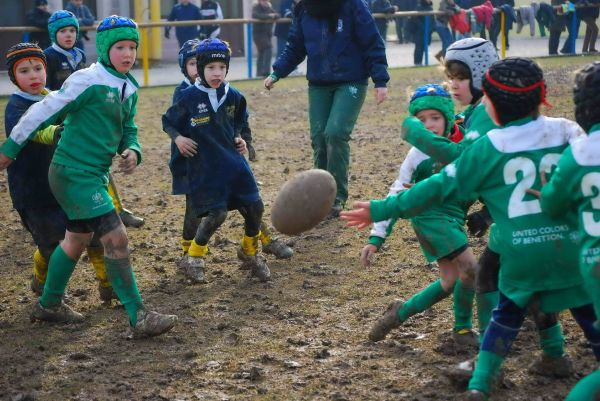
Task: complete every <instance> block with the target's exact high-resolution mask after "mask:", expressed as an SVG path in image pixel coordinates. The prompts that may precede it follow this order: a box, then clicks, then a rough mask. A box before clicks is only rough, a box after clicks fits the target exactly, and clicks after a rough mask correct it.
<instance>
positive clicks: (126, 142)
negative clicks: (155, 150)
mask: <svg viewBox="0 0 600 401" xmlns="http://www.w3.org/2000/svg"><path fill="white" fill-rule="evenodd" d="M138 43H139V32H138V30H137V25H136V24H135V22H133V21H132V20H131V19H129V18H125V17H120V16H116V15H113V16H110V17H107V18H105V19H104V20H102V21H101V23H100V24H99V25H98V28H97V34H96V48H97V52H98V60H99V62H98V63H96V64H93V65H91V66H90V67H89V68H86V69H84V70H80V71H77V72H76V73H74V74H73V75H72V76H70V77H69V78H68V79H67V80H66V81H65V83H64V84H63V86H62V88H61V90H60V91H56V92H51V93H50V94H49V95H47V96H46V97H45V98H44V100H42V101H40V102H38V103H36V104H34V105H32V106H31V107H30V109H29V110H28V112H27V113H26V114H25V115H24V116H23V117H22V118H21V120H20V121H19V123H18V124H17V125H16V126H15V127H14V128H13V130H12V132H11V135H10V137H9V139H8V140H7V141H6V142H5V143H4V144H3V145H2V147H0V169H4V168H6V167H7V166H8V165H10V164H11V163H12V162H13V160H14V159H15V158H16V157H17V155H18V154H19V153H20V151H21V150H22V149H23V147H24V146H25V145H27V143H28V141H29V140H30V139H31V138H32V137H33V136H34V135H35V134H36V132H37V131H38V130H39V129H41V128H44V127H47V126H48V125H51V124H52V123H54V122H56V121H58V120H61V121H64V131H63V133H62V136H61V139H60V141H59V143H58V148H57V149H56V152H55V153H54V156H53V158H52V164H51V165H50V171H49V173H48V179H49V182H50V188H51V189H52V193H53V194H54V196H55V197H56V199H57V201H58V203H59V204H60V206H61V208H62V209H63V210H64V211H65V213H66V214H67V218H68V221H67V230H66V234H65V239H64V241H62V242H61V243H60V245H59V246H58V247H56V249H55V250H54V252H53V253H52V256H51V257H50V263H49V269H48V278H47V280H46V284H45V286H44V293H43V295H42V297H41V298H40V299H39V301H38V302H36V303H35V305H34V308H33V311H32V314H31V317H32V319H36V320H46V321H55V322H65V323H68V322H81V321H82V320H83V316H82V315H81V314H80V313H78V312H76V311H74V310H73V309H71V308H70V307H69V306H68V305H66V304H65V303H64V302H63V300H62V297H63V294H64V292H65V288H66V286H67V284H68V282H69V279H70V277H71V275H72V273H73V271H74V269H75V265H76V264H77V261H78V260H79V258H80V256H81V253H82V252H83V250H84V249H85V247H86V246H87V245H88V244H89V242H90V240H91V238H92V236H93V235H94V234H96V235H97V236H99V237H100V241H101V242H102V245H103V246H104V262H105V265H106V271H107V274H108V277H109V280H110V282H111V284H112V286H113V288H114V290H115V292H116V293H117V295H118V297H119V300H120V301H121V303H122V304H123V306H124V307H125V310H126V312H127V315H128V317H129V324H130V327H131V330H132V335H133V337H145V336H156V335H159V334H162V333H165V332H167V331H169V330H170V329H171V328H172V327H173V326H174V324H175V322H176V321H177V317H176V316H174V315H165V314H160V313H157V312H151V311H148V310H147V309H146V308H145V307H144V304H143V302H142V298H141V296H140V293H139V291H138V288H137V283H136V280H135V277H134V274H133V269H132V267H131V260H130V255H129V254H130V251H129V247H128V239H127V232H126V231H125V227H124V226H123V224H122V222H121V220H120V219H119V216H118V214H117V213H116V211H115V208H114V205H113V203H112V200H111V198H110V196H109V195H108V190H107V184H108V178H107V175H108V170H109V168H110V165H111V163H112V159H113V157H114V156H115V154H119V155H120V158H121V160H120V167H121V169H122V170H123V171H125V172H132V171H133V170H134V169H135V167H136V166H137V164H138V163H139V162H140V161H141V150H140V145H139V143H138V140H137V126H136V125H135V122H134V117H135V114H136V104H137V87H138V85H137V83H136V82H135V80H134V79H133V77H132V76H131V75H130V74H129V70H130V69H131V68H132V67H133V64H134V62H135V58H136V53H137V47H138Z"/></svg>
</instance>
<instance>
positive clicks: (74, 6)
mask: <svg viewBox="0 0 600 401" xmlns="http://www.w3.org/2000/svg"><path fill="white" fill-rule="evenodd" d="M65 10H67V11H70V12H72V13H73V15H75V18H77V21H78V22H79V27H80V28H81V27H82V26H92V25H94V21H95V20H96V18H95V17H94V14H92V12H91V11H90V9H89V8H88V7H87V6H86V5H85V4H83V0H71V2H70V3H69V4H67V6H66V7H65ZM82 39H85V40H90V38H88V36H87V32H85V31H80V33H79V37H78V38H77V42H75V47H78V48H80V49H81V50H84V51H85V49H84V48H83V40H82Z"/></svg>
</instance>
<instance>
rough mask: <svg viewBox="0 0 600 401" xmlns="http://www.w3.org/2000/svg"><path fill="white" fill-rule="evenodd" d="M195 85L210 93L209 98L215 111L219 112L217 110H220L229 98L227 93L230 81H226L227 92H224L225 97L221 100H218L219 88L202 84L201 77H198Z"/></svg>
mask: <svg viewBox="0 0 600 401" xmlns="http://www.w3.org/2000/svg"><path fill="white" fill-rule="evenodd" d="M194 86H195V87H196V88H198V89H200V90H201V91H202V92H204V93H206V94H207V95H208V100H210V105H211V106H212V108H213V110H214V112H215V113H216V112H217V110H219V107H220V106H221V105H222V104H223V103H224V102H225V99H226V98H227V93H229V82H226V83H225V93H224V94H223V97H221V100H217V90H216V89H213V88H207V87H206V86H204V85H202V81H201V79H200V78H197V79H196V82H195V83H194Z"/></svg>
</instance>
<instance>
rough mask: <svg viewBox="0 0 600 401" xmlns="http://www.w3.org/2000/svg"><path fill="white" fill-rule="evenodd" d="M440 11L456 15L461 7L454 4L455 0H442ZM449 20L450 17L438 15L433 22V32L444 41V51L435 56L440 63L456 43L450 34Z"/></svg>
mask: <svg viewBox="0 0 600 401" xmlns="http://www.w3.org/2000/svg"><path fill="white" fill-rule="evenodd" d="M438 11H440V12H444V13H452V14H456V13H457V12H459V11H460V7H458V6H457V5H456V3H454V0H441V1H440V7H439V9H438ZM449 19H450V15H437V16H436V17H435V20H434V22H433V30H434V31H435V32H436V33H437V34H438V36H439V37H440V40H441V41H442V50H440V51H439V52H437V53H436V55H435V58H436V59H437V60H438V61H439V62H440V63H441V60H442V57H444V56H445V55H446V49H447V48H448V46H450V45H451V44H452V43H453V42H454V39H453V38H452V33H451V32H450V28H449V27H448V20H449Z"/></svg>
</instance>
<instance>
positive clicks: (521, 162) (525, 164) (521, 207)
mask: <svg viewBox="0 0 600 401" xmlns="http://www.w3.org/2000/svg"><path fill="white" fill-rule="evenodd" d="M559 158H560V154H559V153H548V154H546V155H544V157H542V160H540V166H539V169H536V168H535V163H534V162H533V160H531V159H528V158H526V157H515V158H514V159H510V160H509V161H508V162H507V163H506V164H505V165H504V182H505V183H506V185H513V184H517V185H515V188H514V189H513V191H512V194H511V195H510V198H509V200H508V217H509V218H511V219H512V218H514V217H519V216H526V215H528V214H537V213H541V212H542V207H541V205H540V201H539V199H531V200H524V199H525V195H526V194H527V190H528V189H531V188H532V187H533V184H535V178H536V176H537V175H538V173H541V172H542V171H544V172H545V173H550V172H551V170H552V167H553V166H555V165H556V163H557V162H558V159H559ZM519 172H521V177H520V181H519V174H518V173H519Z"/></svg>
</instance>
